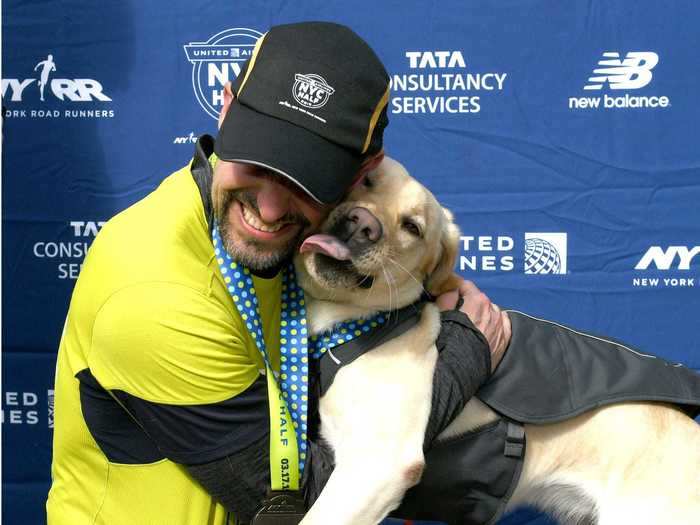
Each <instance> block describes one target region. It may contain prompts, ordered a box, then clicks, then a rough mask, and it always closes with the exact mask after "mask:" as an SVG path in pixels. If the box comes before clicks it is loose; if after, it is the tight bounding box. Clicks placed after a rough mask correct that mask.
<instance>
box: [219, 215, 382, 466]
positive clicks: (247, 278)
mask: <svg viewBox="0 0 700 525" xmlns="http://www.w3.org/2000/svg"><path fill="white" fill-rule="evenodd" d="M212 240H213V243H214V253H215V254H216V261H217V263H218V264H219V269H220V270H221V275H222V276H223V278H224V282H225V283H226V286H227V288H228V291H229V293H230V294H231V297H232V298H233V303H234V304H235V305H236V308H237V309H238V313H239V314H240V316H241V319H242V320H243V321H244V322H245V324H246V328H247V329H248V332H249V333H250V335H251V337H252V338H253V339H254V340H255V343H256V345H257V347H258V350H259V351H260V354H261V355H262V357H263V359H264V361H265V364H266V365H267V367H268V368H269V369H270V370H272V365H271V363H270V358H269V356H268V353H267V348H266V346H265V337H264V336H263V331H262V321H261V317H260V309H259V303H258V298H257V295H256V294H255V286H254V284H253V278H252V276H251V273H250V270H249V269H248V268H246V267H245V266H243V265H242V264H241V263H239V262H236V261H234V260H233V259H232V258H231V256H230V255H229V254H228V252H227V251H226V249H225V248H224V245H223V242H222V241H221V236H220V234H219V229H218V227H214V229H213V231H212ZM388 318H389V313H388V312H381V313H379V314H377V315H375V316H373V317H370V318H368V319H358V320H354V321H345V322H342V323H339V324H338V325H336V326H334V327H333V329H332V331H328V332H325V333H323V334H320V335H317V336H312V337H310V338H309V337H308V334H307V329H306V306H305V302H304V291H303V290H302V289H301V288H300V287H299V286H298V285H297V282H296V274H295V272H294V265H293V264H290V265H289V266H288V267H287V268H286V269H285V271H284V272H283V274H282V304H281V319H280V373H279V377H278V380H279V386H280V390H281V391H282V397H283V398H284V401H285V403H286V404H287V409H288V410H289V413H290V414H291V417H292V424H293V425H294V430H295V434H296V438H297V450H298V451H299V476H300V477H301V474H302V473H303V471H304V465H305V463H306V457H307V448H308V445H307V430H308V429H307V418H308V415H307V412H308V399H309V397H308V396H309V353H310V354H311V357H313V358H314V359H319V358H320V357H321V356H322V355H323V354H325V353H326V352H330V351H331V350H332V349H333V348H335V347H336V346H339V345H342V344H343V343H347V342H348V341H351V340H352V339H354V338H355V337H357V336H359V335H362V334H364V333H367V332H370V331H371V330H374V329H375V328H377V327H379V326H380V325H382V324H384V323H385V322H386V320H387V319H388ZM331 356H332V354H331ZM332 357H333V356H332ZM334 359H335V358H334ZM335 360H336V361H337V359H335Z"/></svg>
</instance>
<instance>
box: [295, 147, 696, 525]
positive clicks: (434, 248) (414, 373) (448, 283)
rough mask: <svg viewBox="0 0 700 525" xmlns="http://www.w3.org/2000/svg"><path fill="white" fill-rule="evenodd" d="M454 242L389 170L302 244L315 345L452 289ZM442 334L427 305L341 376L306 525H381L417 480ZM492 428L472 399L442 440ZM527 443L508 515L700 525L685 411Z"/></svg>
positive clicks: (592, 422) (529, 428)
mask: <svg viewBox="0 0 700 525" xmlns="http://www.w3.org/2000/svg"><path fill="white" fill-rule="evenodd" d="M348 228H350V230H351V232H352V235H348V232H347V231H346V230H347V229H348ZM340 238H343V239H346V240H345V241H341V240H340ZM458 241H459V231H458V229H457V227H456V225H455V224H454V222H453V221H452V217H451V215H450V213H449V212H447V211H446V210H444V209H443V208H442V207H441V206H440V205H439V204H438V202H437V201H436V199H435V198H434V197H433V195H432V194H431V193H430V192H429V191H428V190H427V189H426V188H424V187H423V186H422V185H420V184H419V183H418V182H417V181H416V180H414V179H412V178H411V177H410V176H409V175H408V173H407V172H406V170H405V169H404V168H403V167H402V166H401V165H400V164H399V163H398V162H396V161H394V160H392V159H389V158H387V159H385V160H384V161H383V162H382V164H381V165H380V167H379V168H378V170H377V171H376V173H374V174H371V175H370V176H369V177H368V179H367V180H366V181H365V182H364V183H363V184H362V185H360V186H358V187H356V188H355V189H354V190H353V191H352V193H351V194H350V195H349V197H348V199H347V200H346V201H344V202H343V203H341V204H340V205H339V206H338V207H337V208H336V209H335V210H334V211H333V212H332V214H331V215H330V216H329V218H328V220H327V221H326V223H325V224H324V227H323V233H322V234H319V235H316V236H312V237H311V238H309V239H307V241H305V243H304V245H302V248H301V254H300V255H299V256H298V257H297V260H296V266H297V274H298V279H299V282H300V284H301V286H302V287H303V288H304V291H305V293H306V298H307V316H308V322H309V326H310V330H311V333H312V334H314V333H316V334H318V333H322V332H325V331H326V330H328V329H330V328H331V327H333V326H334V325H336V323H339V322H340V321H344V320H348V319H361V318H369V317H371V316H372V315H374V314H375V313H376V312H378V311H387V310H395V309H398V308H402V307H404V306H406V305H409V304H412V303H413V302H415V301H416V300H418V299H419V297H420V296H421V294H422V292H423V291H424V289H426V290H427V291H429V292H430V293H432V294H438V293H440V292H442V291H444V290H446V289H449V288H451V287H452V286H454V274H453V267H454V263H455V259H456V253H457V246H458ZM439 330H440V319H439V312H438V310H437V308H436V307H435V306H434V305H433V304H428V305H427V306H426V307H425V308H424V309H423V311H422V315H421V318H420V321H419V322H418V323H417V324H416V325H415V326H414V327H413V328H411V329H410V330H408V331H407V332H405V333H404V334H402V335H400V336H398V337H396V338H394V339H391V340H390V341H388V342H385V343H383V344H381V345H380V346H379V347H377V348H375V349H373V350H372V351H370V352H368V353H366V354H364V355H362V356H361V357H359V358H358V359H356V360H355V361H353V362H352V363H351V364H350V365H348V366H345V367H343V368H341V369H340V370H339V371H338V373H337V375H336V376H335V379H334V382H333V384H332V386H331V387H330V389H329V390H328V391H327V392H326V394H325V395H324V396H323V397H322V399H321V401H320V409H319V411H320V415H321V421H322V426H321V434H322V436H323V438H325V440H327V441H328V443H329V444H330V446H331V447H332V449H333V452H334V454H335V462H336V467H335V470H334V471H333V473H332V475H331V477H330V479H329V481H328V483H327V485H326V486H325V488H324V489H323V491H322V493H321V495H320V497H319V498H318V500H317V501H316V502H315V503H314V505H313V506H312V508H311V509H310V510H309V512H308V514H307V515H306V517H305V518H304V520H303V522H302V523H303V524H304V525H331V524H332V525H364V524H366V525H372V524H376V523H378V522H380V521H381V520H382V519H383V518H384V517H386V516H387V515H388V513H389V512H390V511H391V510H393V509H395V508H396V507H397V506H398V505H399V503H400V502H401V499H402V497H403V495H404V493H405V492H406V491H407V490H408V489H409V488H410V487H411V486H413V485H415V484H416V483H417V482H418V481H419V479H420V477H421V475H422V472H423V469H424V456H423V438H424V433H425V429H426V425H427V421H428V415H429V412H430V400H431V388H432V378H433V371H434V367H435V363H436V359H437V355H438V354H437V349H436V346H435V341H436V338H437V335H438V332H439ZM496 418H497V416H496V414H495V413H494V412H493V411H492V410H491V409H490V408H488V407H487V406H486V405H485V404H484V403H482V402H480V401H479V400H478V399H476V398H473V399H472V400H471V401H470V402H469V403H468V404H467V406H466V407H465V409H464V411H463V412H462V414H461V415H460V416H458V418H457V419H456V420H455V421H454V422H453V423H452V424H451V425H450V426H449V427H448V428H447V429H446V430H445V431H444V432H443V434H442V435H441V436H440V438H439V439H451V438H454V436H458V435H460V434H464V433H466V432H468V431H470V430H472V429H474V428H476V427H481V426H483V425H486V424H488V423H489V422H491V421H493V420H494V419H496ZM525 433H526V437H527V449H526V453H525V459H524V466H523V470H522V474H521V475H520V478H519V481H518V483H517V487H516V489H515V491H514V493H513V495H512V497H511V498H510V501H509V503H508V508H511V507H513V506H515V505H518V504H532V505H536V506H538V507H540V508H541V509H543V510H546V511H549V512H551V513H552V514H554V515H555V516H557V517H558V518H559V519H560V520H561V521H562V522H563V523H586V524H593V523H597V524H602V525H612V524H615V525H620V524H624V523H634V524H655V525H658V524H678V525H691V524H694V523H700V427H699V426H698V425H697V424H696V423H695V422H694V421H693V420H692V419H690V418H689V417H687V416H686V415H684V414H683V413H682V412H680V411H679V410H677V409H675V408H672V407H670V406H665V405H654V404H644V403H626V404H617V405H612V406H609V407H606V408H600V409H597V410H594V411H589V412H587V413H585V414H583V415H580V416H577V417H574V418H573V419H570V420H568V421H565V422H562V423H556V424H546V425H525ZM557 487H563V489H562V490H561V491H560V492H557ZM567 487H568V488H569V489H570V488H571V487H574V488H576V489H577V491H580V493H582V494H585V495H586V497H585V498H577V497H575V496H576V494H572V493H571V491H570V490H567V489H566V488H567ZM577 491H575V492H576V493H579V492H577ZM591 502H593V503H594V505H595V508H596V512H595V513H594V514H592V513H591V508H590V503H591ZM593 515H594V516H595V517H591V516H593Z"/></svg>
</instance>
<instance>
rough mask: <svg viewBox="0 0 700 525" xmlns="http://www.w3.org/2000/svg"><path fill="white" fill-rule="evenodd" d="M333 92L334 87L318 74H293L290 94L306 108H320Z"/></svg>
mask: <svg viewBox="0 0 700 525" xmlns="http://www.w3.org/2000/svg"><path fill="white" fill-rule="evenodd" d="M333 93H335V89H333V88H332V87H331V86H329V85H328V82H326V81H325V80H324V78H323V77H322V76H320V75H314V74H308V75H302V74H300V73H297V74H296V75H294V87H293V88H292V95H294V100H296V101H297V102H298V103H299V104H301V105H302V106H304V107H307V108H312V109H315V108H320V107H323V106H325V105H326V102H328V98H329V97H330V96H331V95H332V94H333Z"/></svg>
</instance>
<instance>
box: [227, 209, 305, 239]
mask: <svg viewBox="0 0 700 525" xmlns="http://www.w3.org/2000/svg"><path fill="white" fill-rule="evenodd" d="M234 214H235V215H234ZM232 216H235V217H237V219H238V220H237V221H235V222H239V223H240V224H241V225H242V226H243V227H244V228H245V230H246V232H247V233H248V234H250V235H252V236H254V237H256V238H258V239H261V240H277V239H282V238H285V237H288V236H290V234H292V233H293V231H294V230H296V229H298V227H299V226H300V225H299V224H298V223H293V222H289V221H278V222H275V223H273V224H268V223H266V222H264V221H263V220H262V219H261V218H260V217H259V216H258V215H257V213H255V211H253V210H252V209H250V207H248V206H246V205H245V204H243V203H242V202H240V201H238V200H234V201H233V202H232V203H231V209H230V211H229V218H230V219H232V218H233V217H232Z"/></svg>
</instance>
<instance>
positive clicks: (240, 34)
mask: <svg viewBox="0 0 700 525" xmlns="http://www.w3.org/2000/svg"><path fill="white" fill-rule="evenodd" d="M262 35H263V34H262V33H260V32H259V31H256V30H255V29H248V28H245V27H234V28H231V29H225V30H223V31H221V32H220V33H217V34H215V35H214V36H212V37H211V38H209V40H207V41H206V42H190V43H189V44H186V45H184V46H183V47H184V49H185V55H186V56H187V60H188V61H189V62H191V63H192V89H194V94H195V96H196V97H197V101H198V102H199V105H200V106H202V109H203V110H204V111H206V113H207V115H209V116H210V117H211V118H213V119H217V118H218V117H219V110H220V109H221V106H222V104H223V102H224V85H225V84H226V82H230V81H233V80H234V79H235V78H236V77H238V75H239V74H240V72H241V68H242V67H243V63H244V62H245V61H246V60H248V58H250V56H251V55H252V53H253V48H254V47H255V43H256V42H257V41H258V38H260V37H261V36H262Z"/></svg>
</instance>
